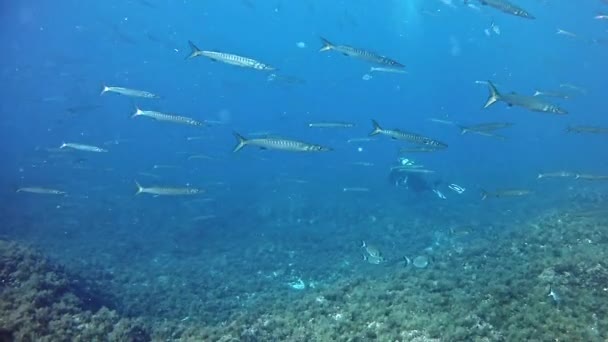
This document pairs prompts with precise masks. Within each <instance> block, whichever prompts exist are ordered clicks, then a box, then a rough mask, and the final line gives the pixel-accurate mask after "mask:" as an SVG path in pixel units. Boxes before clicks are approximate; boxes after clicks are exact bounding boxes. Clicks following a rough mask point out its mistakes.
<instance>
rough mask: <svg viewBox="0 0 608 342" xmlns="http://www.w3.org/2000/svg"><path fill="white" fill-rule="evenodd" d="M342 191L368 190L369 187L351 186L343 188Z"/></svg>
mask: <svg viewBox="0 0 608 342" xmlns="http://www.w3.org/2000/svg"><path fill="white" fill-rule="evenodd" d="M342 191H343V192H368V191H369V188H362V187H350V188H343V189H342Z"/></svg>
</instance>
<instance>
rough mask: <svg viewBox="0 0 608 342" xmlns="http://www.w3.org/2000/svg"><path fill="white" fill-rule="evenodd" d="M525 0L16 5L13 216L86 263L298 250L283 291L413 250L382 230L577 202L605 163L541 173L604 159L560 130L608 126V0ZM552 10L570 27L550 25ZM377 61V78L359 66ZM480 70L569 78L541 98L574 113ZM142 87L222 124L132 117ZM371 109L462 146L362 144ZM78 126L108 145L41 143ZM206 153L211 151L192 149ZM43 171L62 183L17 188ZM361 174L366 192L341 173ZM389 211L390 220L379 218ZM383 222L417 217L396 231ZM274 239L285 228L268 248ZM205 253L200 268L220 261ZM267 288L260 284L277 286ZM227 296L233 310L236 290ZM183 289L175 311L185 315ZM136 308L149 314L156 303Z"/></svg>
mask: <svg viewBox="0 0 608 342" xmlns="http://www.w3.org/2000/svg"><path fill="white" fill-rule="evenodd" d="M472 3H473V4H474V5H476V6H477V7H479V4H478V3H477V2H476V1H472ZM517 3H518V4H519V5H521V6H522V7H524V8H526V10H528V11H529V12H531V13H533V14H534V15H535V16H536V17H537V19H536V20H527V19H522V18H519V17H515V16H510V15H508V14H505V13H501V12H499V11H497V10H495V9H492V8H489V7H488V6H481V7H480V8H479V9H473V8H470V7H467V6H465V5H463V4H462V3H461V2H460V1H453V4H451V5H450V4H446V3H444V2H442V1H431V0H426V1H423V0H402V1H396V0H391V1H382V2H380V1H367V0H357V1H355V0H353V1H330V2H328V1H319V0H307V1H297V2H296V1H285V0H283V1H281V0H263V1H253V0H249V1H236V0H235V1H210V0H209V1H167V0H158V1H157V0H132V1H97V2H90V1H74V0H66V1H61V2H39V1H17V2H14V3H11V4H8V3H3V4H2V5H0V19H1V21H0V25H1V27H2V30H1V31H0V37H1V38H0V39H1V41H2V43H3V44H2V46H3V49H2V50H3V53H2V65H1V70H0V72H1V75H2V80H3V82H2V84H3V89H2V101H1V102H0V103H1V104H0V106H1V107H0V108H1V111H2V117H1V118H0V133H1V135H2V137H3V138H2V139H3V140H2V144H0V155H1V161H2V165H3V168H2V173H1V178H0V182H1V184H2V189H3V190H2V202H3V203H4V204H3V209H4V210H3V211H4V213H3V217H4V219H5V220H6V225H4V226H5V227H6V228H3V229H2V230H0V234H1V235H2V236H4V237H8V238H11V239H16V240H18V241H23V242H26V243H32V244H34V245H35V246H37V247H38V248H41V249H43V250H45V251H47V252H48V253H49V254H51V255H53V256H54V257H56V258H58V259H59V260H60V261H61V262H63V263H66V264H68V265H72V266H73V267H75V268H76V269H78V268H79V267H78V266H74V265H75V264H78V263H81V264H85V265H86V264H87V260H88V261H90V262H91V263H92V262H93V261H94V262H95V263H98V264H99V265H103V266H99V267H101V268H108V269H109V268H112V267H114V266H116V267H118V268H121V267H124V269H126V270H128V267H127V265H129V264H130V263H133V264H134V265H132V266H133V272H138V271H137V270H136V269H137V265H138V264H139V263H140V262H142V263H145V262H144V260H147V261H149V260H157V258H161V257H166V255H171V256H170V257H167V258H169V259H171V260H172V261H171V262H168V263H169V264H171V263H175V264H179V265H181V266H179V267H184V268H185V269H188V262H190V261H189V260H190V259H188V258H192V257H195V256H198V257H200V258H202V259H205V258H209V260H212V261H210V264H215V263H216V262H219V261H217V260H216V257H218V256H219V255H224V254H225V255H226V258H227V259H228V260H229V261H224V262H227V263H228V264H230V265H232V266H233V269H232V270H231V271H230V270H226V273H225V274H222V272H221V269H222V267H223V266H213V267H212V268H213V269H214V270H215V271H214V272H219V273H214V276H215V277H217V278H218V279H220V280H218V282H219V283H221V282H222V281H221V279H222V277H226V280H225V282H227V283H229V282H230V281H234V277H236V276H237V274H238V275H240V276H242V277H243V278H244V279H245V280H244V281H245V283H246V281H247V279H249V280H250V279H251V277H256V274H260V273H259V272H262V273H263V274H266V273H268V274H271V273H272V272H274V271H276V270H277V269H280V268H282V267H284V269H283V270H282V271H281V272H285V273H282V274H281V275H279V276H276V278H277V279H276V281H274V280H273V281H274V282H273V284H276V287H277V288H284V290H285V291H288V292H289V291H291V289H289V287H288V286H286V284H287V283H289V282H290V281H294V280H295V279H298V277H300V276H301V277H307V278H308V279H318V281H319V282H321V283H324V284H326V286H330V284H331V283H332V282H333V281H339V280H340V276H345V277H346V276H348V275H349V274H353V273H359V270H360V268H359V267H360V266H361V265H360V264H361V263H362V261H361V260H360V250H359V249H358V245H359V240H362V239H370V238H372V239H375V240H376V241H380V242H379V244H384V245H385V254H393V255H394V256H397V255H398V254H399V253H398V252H397V250H399V248H398V247H394V246H393V247H389V245H390V241H391V240H393V239H395V238H397V236H400V237H402V238H403V239H404V241H407V242H403V243H406V245H408V246H410V247H411V249H412V250H415V251H417V252H420V251H422V250H424V248H425V247H426V246H427V245H428V244H431V243H433V231H434V230H437V229H439V228H437V227H444V226H447V225H461V224H469V223H471V222H494V221H496V220H497V219H496V217H500V218H501V220H502V219H504V220H515V221H517V219H518V218H517V215H519V214H521V215H524V214H531V213H532V212H536V211H537V210H540V208H545V209H547V208H548V209H551V208H552V206H557V205H563V206H567V205H568V201H569V199H568V198H569V197H568V196H569V194H571V193H572V192H573V191H578V190H577V189H590V190H592V191H596V190H601V191H605V187H604V184H603V182H596V183H590V182H581V181H576V180H573V179H569V180H549V181H548V182H539V181H538V180H537V179H536V175H537V174H538V173H539V172H551V171H558V170H567V171H571V172H573V173H588V174H597V175H604V174H608V160H607V159H606V158H605V155H606V152H605V151H606V147H607V144H608V140H606V136H605V135H590V134H572V133H566V132H565V130H566V127H567V126H568V125H592V126H599V127H608V116H606V108H605V95H606V89H608V81H607V78H606V77H605V74H606V61H607V60H608V21H607V20H599V19H593V17H594V16H595V15H597V14H598V13H606V12H608V5H606V4H605V3H603V2H601V1H582V2H576V1H541V0H519V1H517ZM492 23H494V24H495V25H497V26H498V27H499V28H500V34H496V33H493V32H491V33H490V34H489V35H488V34H486V33H485V32H484V30H490V31H491V28H490V27H491V24H492ZM558 28H560V29H563V30H567V31H571V32H573V33H575V34H576V37H575V38H572V37H569V36H565V35H559V34H556V31H557V29H558ZM320 36H323V37H325V38H327V39H329V40H330V41H332V42H334V43H336V44H346V45H352V46H355V47H358V48H362V49H367V50H371V51H375V52H377V53H379V54H382V55H386V56H388V57H390V58H393V59H395V60H397V61H399V62H400V63H402V64H405V66H406V67H405V70H406V71H407V73H406V74H392V73H380V72H374V73H370V71H369V68H370V66H373V64H370V63H368V62H365V61H361V60H357V59H355V58H350V57H347V56H343V55H341V54H340V53H338V52H335V51H329V52H319V51H318V49H319V48H320V47H321V42H320V39H319V37H320ZM188 40H191V41H193V42H194V43H195V44H196V45H197V46H198V47H199V48H201V49H203V50H218V51H223V52H229V53H234V54H239V55H243V56H247V57H251V58H255V59H258V60H261V61H264V62H265V63H268V64H270V65H272V66H275V67H276V68H277V70H276V71H274V72H273V73H275V74H276V75H278V76H289V77H294V78H297V79H298V80H301V81H302V82H298V83H294V84H292V83H286V82H281V81H280V80H270V79H269V78H268V76H269V73H268V72H260V71H256V70H247V69H243V68H238V67H234V66H230V65H226V64H222V63H219V62H213V61H211V60H209V59H207V58H205V57H198V58H194V59H189V60H186V57H187V56H188V54H189V48H188V43H187V42H188ZM298 42H302V43H304V47H298V46H297V43H298ZM366 74H370V75H371V76H372V77H371V79H369V80H365V79H364V75H366ZM476 80H492V81H493V82H495V83H496V84H498V87H499V89H500V90H501V91H503V92H505V93H507V92H511V91H515V92H518V93H522V94H532V93H534V91H535V90H545V91H565V92H570V93H572V94H574V95H573V96H572V98H570V99H566V100H564V99H558V98H548V100H549V101H551V102H554V103H556V104H559V105H560V106H562V107H564V108H566V109H567V110H568V111H569V114H568V115H564V116H558V115H551V114H544V113H535V112H531V111H528V110H526V109H523V108H518V107H512V108H509V107H508V106H506V105H505V104H504V103H497V104H495V105H493V106H492V107H490V108H488V109H484V110H482V106H483V104H484V103H485V101H486V99H487V96H488V90H487V87H486V86H485V85H483V84H475V82H474V81H476ZM560 84H572V85H576V86H578V87H580V88H584V89H585V91H584V93H582V92H580V91H578V90H572V89H569V88H564V87H560ZM103 85H111V86H120V87H127V88H134V89H141V90H146V91H150V92H152V93H155V94H158V95H160V96H161V99H158V100H155V99H136V98H129V97H125V96H121V95H117V94H111V93H107V94H104V95H102V96H100V92H101V89H102V86H103ZM136 107H140V108H142V109H147V110H156V111H160V112H166V113H175V114H179V115H184V116H189V117H192V118H195V119H197V120H200V121H208V122H210V124H209V125H208V126H207V127H204V128H196V127H188V126H180V125H174V124H171V123H162V122H156V121H153V120H148V119H146V118H131V115H132V114H133V113H134V112H135V108H136ZM431 118H439V119H444V120H451V121H455V122H458V123H462V124H476V123H482V122H496V121H506V122H512V123H514V125H513V127H510V128H507V129H505V130H503V131H501V134H504V135H505V136H506V137H507V139H506V140H497V139H492V138H487V137H483V136H477V135H469V134H467V135H460V134H459V131H458V129H457V128H455V127H452V126H450V125H445V124H441V123H436V122H433V121H431V120H429V119H431ZM371 119H375V120H377V121H378V122H380V123H381V125H382V126H383V127H384V128H398V129H401V130H405V131H411V132H416V133H418V134H422V135H425V136H429V137H432V138H433V139H437V140H440V141H442V142H445V143H447V144H448V145H449V147H448V148H447V150H445V151H440V152H436V153H428V154H400V153H399V148H400V147H404V146H411V145H408V144H407V143H400V142H397V141H393V140H391V139H390V138H388V137H382V136H380V137H377V138H378V139H377V140H375V141H370V142H356V143H352V142H351V143H349V142H347V140H348V139H352V138H363V137H367V135H368V133H369V132H370V131H371V129H372V125H371ZM316 121H345V122H352V123H355V127H354V128H348V129H312V128H308V127H307V124H308V123H310V122H316ZM232 132H238V133H240V134H243V135H244V136H246V137H251V133H254V132H268V134H269V135H272V136H280V137H286V138H292V139H297V140H303V141H306V142H310V143H315V144H321V145H325V146H330V147H331V148H333V151H331V152H327V153H319V154H306V153H289V152H280V151H267V150H259V149H257V148H255V147H251V146H247V147H245V148H244V149H243V150H242V151H240V152H237V153H233V152H232V149H233V147H234V145H235V144H236V140H235V139H234V137H233V134H232ZM193 137H194V138H193ZM188 138H190V139H188ZM63 142H79V143H84V144H91V145H96V146H101V147H104V148H107V149H108V150H109V152H108V153H102V154H95V153H86V152H73V153H63V152H61V153H60V152H56V151H53V150H50V151H49V150H48V149H49V148H50V149H53V148H57V147H59V146H60V145H61V144H62V143H63ZM193 155H205V156H207V157H209V158H208V159H188V157H189V156H193ZM399 157H407V158H410V159H414V160H415V161H416V162H417V163H419V164H424V166H425V167H426V168H428V169H432V170H435V171H436V173H435V174H433V175H432V176H423V178H424V179H425V180H427V181H428V182H429V183H431V182H435V181H437V182H440V184H441V185H440V187H439V188H438V189H439V190H440V191H441V192H442V193H443V194H444V195H445V196H446V197H447V198H446V199H440V198H438V197H437V196H436V195H435V194H434V193H432V192H430V191H427V192H424V193H413V192H412V191H408V190H407V189H396V188H395V187H394V186H393V185H392V184H390V183H389V182H388V174H389V169H390V167H391V166H395V165H396V164H397V163H398V160H399ZM357 162H365V163H370V164H373V165H372V166H359V165H356V163H357ZM155 165H156V167H155ZM135 180H137V181H139V182H140V183H142V185H144V186H152V185H158V186H174V187H179V186H182V187H183V186H192V187H197V188H201V189H204V190H205V193H204V194H203V195H201V196H196V197H193V198H184V197H171V198H165V197H158V198H156V197H153V196H146V195H137V196H135V195H134V194H135V192H136V190H137V188H136V186H135ZM450 183H456V184H458V185H460V186H462V187H464V188H466V191H465V192H464V193H463V194H457V193H455V192H453V191H451V190H449V188H447V185H448V184H450ZM29 186H40V187H47V188H56V189H61V190H64V191H66V192H67V193H68V195H67V196H61V197H56V196H55V197H54V196H50V197H49V196H40V195H30V194H23V193H18V194H16V193H15V190H16V189H18V188H20V187H29ZM347 187H362V188H368V189H369V192H364V193H351V192H344V191H343V188H347ZM505 188H507V189H508V188H517V189H529V190H531V191H532V192H533V196H529V197H525V198H524V199H506V200H505V201H500V202H495V201H489V202H482V201H481V200H480V195H479V193H480V191H481V190H482V189H485V190H488V191H494V190H496V189H505ZM573 189H574V190H573ZM554 209H555V207H554ZM555 210H558V209H555ZM202 216H208V217H203V218H201V217H202ZM197 217H198V219H197ZM389 217H390V219H389ZM376 219H379V220H380V221H381V222H382V225H381V226H382V227H376V226H374V224H373V222H376V221H375V220H376ZM522 219H523V218H522ZM386 221H391V222H393V224H397V225H399V224H400V223H401V224H403V225H404V226H407V227H409V228H408V229H409V230H408V231H407V233H405V232H402V233H399V234H396V235H390V234H392V233H387V232H386V231H385V230H386V229H387V228H386V226H387V225H388V223H387V222H386ZM414 222H418V223H419V222H427V224H426V225H418V223H416V224H414ZM400 227H401V226H399V227H398V228H397V230H399V229H401V228H402V227H401V228H400ZM429 227H432V228H429ZM391 229H392V228H389V229H388V230H389V231H391ZM417 229H418V230H417ZM311 236H312V237H311ZM389 236H390V237H389ZM298 239H300V240H298ZM310 239H312V240H310ZM261 241H263V243H265V244H270V245H273V244H276V245H274V246H273V247H263V246H262V245H263V243H262V242H261ZM393 243H394V241H393ZM258 245H259V246H258ZM133 246H137V247H133ZM252 246H258V247H256V248H257V249H256V248H253V247H252ZM252 248H253V249H254V250H256V251H257V252H255V253H254V252H252ZM260 251H261V252H260ZM329 251H330V252H329ZM167 253H168V254H167ZM171 253H173V254H171ZM180 253H181V254H180ZM256 253H261V254H262V255H270V256H271V257H270V258H269V260H265V259H264V258H263V257H262V258H260V255H258V254H256ZM289 253H295V254H296V255H298V256H297V257H294V260H298V261H297V262H298V263H301V264H300V269H299V270H298V271H285V270H286V269H290V267H291V266H286V265H287V264H288V263H289V260H290V259H289V258H292V257H290V256H289ZM184 255H186V256H187V257H184ZM102 256H103V257H102ZM180 258H181V260H180ZM200 258H199V259H197V260H198V261H197V262H196V263H193V264H192V267H195V266H194V265H196V267H197V268H199V267H202V268H204V267H205V263H202V265H201V263H200ZM75 260H78V261H75ZM277 260H280V261H277ZM344 260H348V262H349V264H348V266H344ZM113 263H119V264H116V265H114V266H113ZM241 263H242V267H240V266H239V265H241ZM307 263H308V264H307ZM136 264H137V265H136ZM235 264H236V265H237V266H235ZM120 265H122V266H120ZM218 265H221V262H220V263H219V264H218ZM321 265H323V266H321ZM357 265H358V266H357ZM80 267H81V268H86V266H82V265H80ZM209 267H211V266H209ZM365 267H368V268H367V269H369V265H365ZM169 268H170V267H169ZM145 269H146V268H145V267H143V266H142V268H141V269H140V271H141V270H145ZM338 269H341V270H342V271H341V272H343V273H340V272H339V271H337V270H338ZM374 271H375V272H378V270H377V269H375V270H374ZM125 272H127V273H128V271H125ZM141 272H145V271H141ZM201 272H202V271H201ZM289 272H292V273H291V274H290V273H289ZM382 272H384V271H382ZM168 276H169V277H172V276H175V275H171V274H169V275H168ZM201 277H202V276H201ZM269 277H270V276H269ZM144 278H145V277H144ZM142 281H153V280H152V279H148V280H142ZM270 283H271V282H270V281H269V282H268V284H270ZM268 284H266V283H263V284H262V285H260V286H261V287H262V288H263V287H267V286H269V285H268ZM272 291H273V288H272V287H269V289H268V291H267V292H264V291H263V290H260V292H261V293H266V294H270V295H271V296H272ZM277 291H281V290H277ZM296 292H297V291H296ZM289 293H291V292H289ZM220 299H221V298H219V299H218V301H220V302H221V300H220ZM220 306H221V305H220ZM226 307H228V309H226V310H228V312H229V313H228V314H226V315H229V314H230V313H232V311H230V310H234V307H232V306H231V305H226ZM236 307H238V305H237V306H236ZM117 309H120V308H117ZM182 309H183V308H174V309H173V310H174V311H175V312H176V313H175V314H171V313H169V314H166V316H167V317H171V318H176V317H177V316H180V317H182V316H183V315H185V314H184V310H182ZM201 310H203V309H201ZM207 310H208V311H207V314H208V313H209V312H210V311H209V309H207ZM218 310H219V309H218ZM203 311H204V310H203ZM123 312H125V313H128V314H135V315H144V316H145V315H146V312H145V310H144V309H142V308H139V309H137V308H136V309H132V310H131V311H130V310H127V309H124V310H123ZM150 314H151V313H150ZM190 314H191V315H192V316H196V313H190ZM201 315H202V313H201Z"/></svg>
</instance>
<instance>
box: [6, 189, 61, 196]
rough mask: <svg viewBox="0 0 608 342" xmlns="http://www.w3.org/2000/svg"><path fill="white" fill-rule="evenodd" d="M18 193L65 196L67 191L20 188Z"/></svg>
mask: <svg viewBox="0 0 608 342" xmlns="http://www.w3.org/2000/svg"><path fill="white" fill-rule="evenodd" d="M16 192H28V193H31V194H40V195H65V194H66V192H65V191H61V190H57V189H49V188H40V187H25V188H19V189H17V191H16Z"/></svg>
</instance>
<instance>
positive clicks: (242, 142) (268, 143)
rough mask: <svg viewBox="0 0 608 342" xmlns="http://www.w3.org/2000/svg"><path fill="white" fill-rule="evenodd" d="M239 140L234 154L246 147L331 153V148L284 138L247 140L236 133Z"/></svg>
mask: <svg viewBox="0 0 608 342" xmlns="http://www.w3.org/2000/svg"><path fill="white" fill-rule="evenodd" d="M234 136H235V137H236V138H237V141H238V142H237V145H236V146H235V147H234V150H233V152H237V151H239V150H241V149H242V148H243V147H245V146H246V145H251V146H258V147H260V148H263V149H269V150H280V151H288V152H325V151H331V149H330V148H328V147H325V146H321V145H315V144H309V143H305V142H302V141H298V140H291V139H282V138H254V139H246V138H244V137H243V136H241V135H239V134H238V133H234Z"/></svg>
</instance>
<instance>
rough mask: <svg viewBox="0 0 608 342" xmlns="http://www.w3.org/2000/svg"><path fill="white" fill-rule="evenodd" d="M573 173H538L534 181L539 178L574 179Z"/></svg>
mask: <svg viewBox="0 0 608 342" xmlns="http://www.w3.org/2000/svg"><path fill="white" fill-rule="evenodd" d="M574 176H576V174H575V173H573V172H569V171H556V172H544V173H539V174H538V176H537V177H536V179H541V178H566V177H574Z"/></svg>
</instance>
